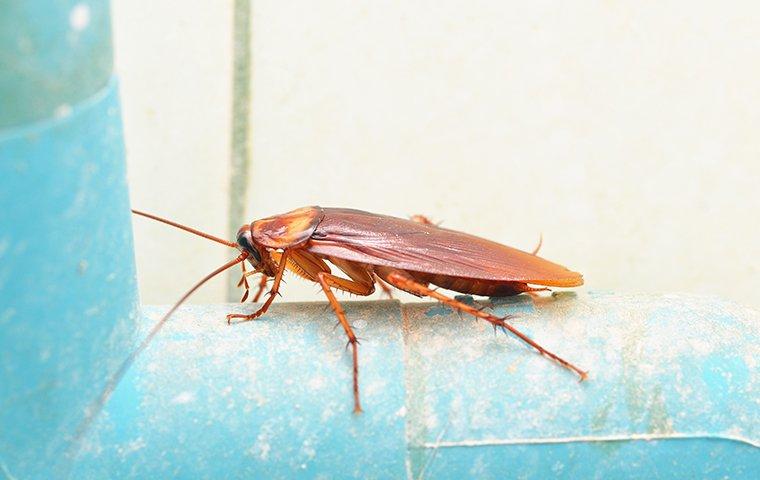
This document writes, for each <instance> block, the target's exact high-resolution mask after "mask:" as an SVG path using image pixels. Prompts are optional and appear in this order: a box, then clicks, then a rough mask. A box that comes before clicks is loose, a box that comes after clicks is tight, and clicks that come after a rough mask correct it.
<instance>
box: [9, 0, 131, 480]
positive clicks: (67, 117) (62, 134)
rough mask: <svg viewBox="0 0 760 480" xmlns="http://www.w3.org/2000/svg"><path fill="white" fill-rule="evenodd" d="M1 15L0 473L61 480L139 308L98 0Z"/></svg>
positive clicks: (13, 8)
mask: <svg viewBox="0 0 760 480" xmlns="http://www.w3.org/2000/svg"><path fill="white" fill-rule="evenodd" d="M0 10H2V13H0V365H1V367H0V369H1V370H0V371H1V372H2V381H0V405H2V408H0V478H45V479H48V478H62V477H63V476H65V474H66V472H67V470H68V468H69V463H70V458H69V457H67V452H69V451H70V450H69V449H70V447H72V444H71V439H72V436H73V434H74V431H75V429H76V428H77V425H79V424H80V423H81V422H82V420H83V418H84V417H85V413H86V412H85V410H86V408H87V407H88V405H90V403H91V402H92V401H93V399H94V398H95V397H96V396H97V395H98V393H99V392H100V390H101V389H102V387H103V385H104V383H105V381H106V378H107V376H109V375H110V374H111V373H112V372H113V371H114V369H115V368H116V367H117V366H118V364H119V362H120V361H121V360H122V359H123V358H124V356H125V355H126V354H127V352H128V351H129V350H130V349H131V347H132V345H133V344H134V341H135V337H134V333H135V327H136V320H137V317H138V308H137V307H138V304H137V289H136V282H135V271H134V262H133V257H132V251H133V247H132V234H131V223H130V218H129V202H128V196H127V185H126V179H125V171H124V170H125V167H124V146H123V141H122V128H121V119H120V108H119V99H118V94H117V86H116V82H115V81H113V80H111V81H109V78H110V68H111V50H110V25H109V23H108V2H107V1H88V2H79V1H77V2H75V1H67V0H56V1H53V0H46V1H30V2H10V3H4V4H3V6H2V8H0Z"/></svg>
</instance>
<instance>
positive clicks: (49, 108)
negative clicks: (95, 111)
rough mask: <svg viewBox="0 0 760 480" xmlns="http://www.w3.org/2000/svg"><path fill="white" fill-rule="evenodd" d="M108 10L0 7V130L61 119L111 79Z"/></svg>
mask: <svg viewBox="0 0 760 480" xmlns="http://www.w3.org/2000/svg"><path fill="white" fill-rule="evenodd" d="M109 15H110V4H109V2H108V1H104V0H86V1H83V0H24V1H3V2H2V3H0V129H2V128H5V127H11V126H21V125H27V124H29V123H31V122H33V121H36V120H44V119H47V118H51V117H53V116H55V115H63V114H65V113H66V112H67V111H68V109H69V108H72V107H73V106H74V105H76V104H78V103H80V102H83V101H86V100H87V98H89V97H90V96H91V95H92V94H94V93H95V92H97V91H99V90H102V89H103V88H104V87H105V86H106V84H107V83H108V81H109V79H110V78H111V67H112V57H113V55H112V51H111V24H110V19H109Z"/></svg>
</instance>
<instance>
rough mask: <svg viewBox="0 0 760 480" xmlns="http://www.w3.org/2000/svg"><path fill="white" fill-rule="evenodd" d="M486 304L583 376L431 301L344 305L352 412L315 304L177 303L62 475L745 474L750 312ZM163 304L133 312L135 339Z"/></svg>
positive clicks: (590, 303)
mask: <svg viewBox="0 0 760 480" xmlns="http://www.w3.org/2000/svg"><path fill="white" fill-rule="evenodd" d="M293 281H297V280H295V279H294V280H293ZM286 290H287V289H286ZM285 293H287V292H285ZM499 302H500V303H496V304H495V305H494V307H493V308H494V312H495V313H496V314H497V315H505V314H511V315H515V316H516V317H515V319H514V320H513V324H514V325H515V326H517V327H518V328H520V329H521V330H522V331H524V332H526V333H527V334H529V335H531V336H532V337H533V338H535V339H536V340H538V341H539V342H541V343H542V344H543V345H544V346H545V347H547V348H549V349H551V350H553V351H554V352H556V353H558V354H560V355H562V356H564V357H565V358H567V359H569V360H571V361H573V362H575V363H576V364H578V365H580V366H582V367H584V368H586V369H588V370H590V374H589V379H588V381H587V382H584V383H579V382H578V380H577V377H576V376H574V375H573V374H571V373H569V372H567V371H566V370H564V369H562V368H560V367H558V366H557V365H556V364H554V363H552V362H550V361H549V360H547V359H546V358H543V357H541V356H540V355H537V354H536V353H535V352H534V351H533V350H531V349H530V348H527V347H526V346H524V345H523V344H521V343H520V342H519V341H517V340H516V339H514V338H513V337H509V336H506V335H504V334H502V333H501V332H497V333H496V334H495V333H494V332H493V330H492V329H491V327H490V326H489V325H486V324H485V323H484V322H476V321H474V320H473V319H472V318H468V317H463V318H461V317H459V316H458V315H457V314H455V313H453V312H451V310H449V309H448V308H446V307H442V306H440V305H436V304H410V305H402V304H399V303H398V302H395V301H385V302H346V303H345V306H346V312H347V316H348V318H349V320H350V321H351V322H352V323H353V325H354V328H355V329H356V332H357V335H358V336H359V337H360V338H361V339H362V343H361V345H360V348H359V363H360V375H359V379H360V384H361V392H362V405H363V407H364V410H365V411H364V413H362V414H361V415H354V414H353V413H352V408H353V400H352V392H351V354H350V352H348V351H346V349H345V344H346V340H345V335H344V334H343V332H342V331H341V329H340V328H339V327H338V328H336V327H335V319H334V317H333V314H332V311H331V310H330V309H329V307H328V306H327V305H326V304H325V303H310V304H307V303H304V304H292V303H291V304H282V303H280V304H278V303H275V305H274V306H273V307H272V310H271V312H270V313H268V314H267V315H265V316H264V317H263V318H262V319H261V320H259V321H255V322H246V323H242V324H238V325H231V326H228V325H227V323H226V322H225V320H224V318H225V314H227V313H230V312H250V311H252V310H253V309H254V308H256V305H251V304H248V305H244V306H240V305H216V306H198V305H195V306H193V305H189V306H186V307H183V308H181V309H180V311H179V312H178V314H177V316H176V317H175V318H174V320H173V321H170V322H169V323H168V324H167V325H166V328H165V330H164V331H163V332H162V334H161V335H159V336H157V337H156V339H155V341H154V342H153V344H152V345H151V346H150V347H149V348H148V349H147V350H146V351H145V352H144V354H143V356H142V357H141V358H139V359H138V360H137V362H136V363H135V365H134V367H133V369H132V370H130V372H129V373H128V375H127V376H126V377H125V378H124V380H123V382H122V383H121V384H120V385H119V387H118V388H117V390H116V392H115V393H114V396H113V398H112V399H111V402H110V403H109V405H108V407H107V410H106V412H105V413H104V415H102V416H101V417H100V418H99V419H98V423H97V425H96V426H95V427H94V428H93V429H92V430H91V432H90V434H89V435H88V437H87V438H86V439H85V440H84V441H83V445H82V449H81V451H80V455H81V457H80V460H81V461H80V462H79V463H78V464H77V469H76V470H75V475H74V478H78V479H87V478H101V477H102V472H109V473H110V475H111V476H112V477H115V478H170V477H171V478H241V479H244V478H268V479H271V478H282V479H288V478H358V479H365V478H378V479H385V478H409V479H417V478H444V479H461V478H479V479H480V478H536V479H544V478H568V479H575V478H714V479H722V478H731V479H756V478H758V473H760V448H758V445H760V437H759V435H760V413H759V412H758V408H757V399H758V393H759V390H758V388H759V387H758V386H759V385H760V371H759V370H758V366H757V358H758V357H759V355H758V353H759V352H758V345H760V336H759V335H758V333H759V332H758V328H759V327H758V325H760V314H758V312H757V311H754V310H751V309H748V308H744V307H741V306H738V305H735V304H733V303H730V302H725V301H723V300H720V299H718V298H709V297H699V296H689V295H664V296H658V295H638V296H636V295H630V296H626V295H608V294H588V295H585V294H578V295H576V294H573V293H569V292H568V293H561V294H556V295H553V296H549V297H544V298H539V299H536V300H534V299H532V298H531V297H529V296H527V295H521V296H519V297H516V298H513V299H509V300H507V301H499ZM164 311H165V308H158V307H151V308H148V309H146V317H145V323H144V324H143V327H142V330H143V334H144V333H145V332H147V330H148V329H150V328H151V327H152V325H153V324H154V323H155V321H156V320H157V319H158V318H159V317H160V315H161V314H162V313H163V312H164Z"/></svg>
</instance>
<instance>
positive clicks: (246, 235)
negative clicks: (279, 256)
mask: <svg viewBox="0 0 760 480" xmlns="http://www.w3.org/2000/svg"><path fill="white" fill-rule="evenodd" d="M237 243H238V245H240V246H241V247H242V248H243V250H245V251H246V252H248V254H249V255H251V257H253V258H252V259H251V260H252V261H251V263H254V264H258V263H260V262H261V254H260V253H259V251H258V250H257V249H256V247H254V246H253V243H252V242H251V232H250V231H249V230H248V229H245V230H243V229H241V231H240V232H238V237H237Z"/></svg>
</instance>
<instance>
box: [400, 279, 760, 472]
mask: <svg viewBox="0 0 760 480" xmlns="http://www.w3.org/2000/svg"><path fill="white" fill-rule="evenodd" d="M525 302H530V303H534V304H535V305H534V308H533V309H530V308H527V307H526V305H525ZM439 308H440V307H439V306H437V305H434V306H430V307H408V308H407V312H406V319H407V330H406V331H407V337H406V346H407V350H406V354H407V363H406V365H405V368H406V372H407V388H408V390H407V392H406V394H407V405H408V412H409V414H408V417H407V418H408V423H407V436H408V438H409V442H410V444H409V446H410V450H409V451H410V465H411V471H412V476H413V477H414V478H418V477H420V476H425V477H428V476H429V477H430V478H463V477H475V478H547V477H559V478H656V477H658V476H662V477H666V478H673V477H676V478H759V477H760V449H758V448H757V446H758V445H759V444H760V442H759V441H758V440H760V439H759V436H760V410H759V409H758V408H757V404H756V401H757V399H758V398H760V373H759V372H758V368H757V361H756V360H757V358H760V315H759V314H758V312H757V311H755V310H752V309H749V308H744V307H741V306H738V305H735V304H732V303H729V302H725V301H723V300H721V299H717V298H707V297H699V296H689V295H662V296H657V295H650V296H643V295H642V296H634V295H632V296H624V295H583V294H568V293H561V294H556V295H553V296H542V297H539V298H537V299H536V300H533V299H531V297H529V296H527V295H524V296H522V300H520V301H511V302H496V303H495V304H494V311H495V313H496V314H497V315H507V314H517V315H518V317H517V318H515V319H513V320H512V323H513V325H515V326H517V327H518V328H519V329H520V330H522V331H523V332H526V333H529V334H530V335H531V336H532V337H533V338H534V339H536V340H537V341H539V343H541V344H542V345H544V346H545V347H546V348H549V349H550V350H552V351H553V352H555V353H557V354H559V355H561V356H563V357H564V358H566V359H568V360H569V361H571V362H574V363H575V364H577V365H579V366H580V367H581V368H586V369H589V370H590V378H589V380H588V381H587V382H584V383H578V382H577V380H576V378H575V377H574V376H573V375H572V374H570V373H569V372H567V371H565V370H563V369H562V368H559V367H558V366H556V365H555V364H553V363H551V362H549V361H547V360H546V359H544V358H542V357H540V356H538V355H536V354H535V353H533V352H532V351H531V350H530V349H529V348H526V347H525V346H524V345H522V344H521V343H520V342H518V341H517V340H516V339H514V338H511V337H510V338H508V339H505V337H504V336H503V335H498V336H494V335H493V334H492V329H491V328H490V327H489V326H487V325H484V324H482V322H478V323H477V324H475V325H473V322H472V321H462V320H458V319H457V317H456V315H451V316H449V317H440V316H437V315H433V316H431V315H430V312H431V311H435V312H437V309H439ZM457 320H458V321H457Z"/></svg>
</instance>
